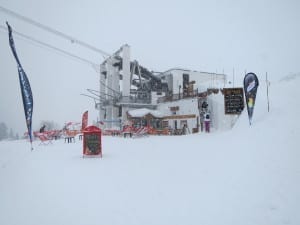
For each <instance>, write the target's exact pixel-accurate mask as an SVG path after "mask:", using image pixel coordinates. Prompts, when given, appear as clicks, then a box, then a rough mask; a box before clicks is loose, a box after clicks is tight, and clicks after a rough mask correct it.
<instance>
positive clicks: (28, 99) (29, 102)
mask: <svg viewBox="0 0 300 225" xmlns="http://www.w3.org/2000/svg"><path fill="white" fill-rule="evenodd" d="M6 25H7V28H8V36H9V45H10V48H11V50H12V53H13V55H14V57H15V59H16V61H17V66H18V73H19V81H20V88H21V93H22V99H23V106H24V113H25V119H26V125H27V130H28V135H29V139H30V143H31V145H32V128H31V126H32V112H33V97H32V91H31V88H30V83H29V80H28V78H27V76H26V73H25V71H24V70H23V68H22V65H21V63H20V60H19V58H18V55H17V52H16V48H15V43H14V39H13V36H12V29H11V27H10V25H9V24H8V22H6Z"/></svg>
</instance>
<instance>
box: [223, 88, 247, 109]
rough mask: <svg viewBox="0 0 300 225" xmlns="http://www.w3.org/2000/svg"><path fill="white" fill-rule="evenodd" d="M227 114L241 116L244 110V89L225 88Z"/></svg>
mask: <svg viewBox="0 0 300 225" xmlns="http://www.w3.org/2000/svg"><path fill="white" fill-rule="evenodd" d="M223 93H224V108H225V114H241V112H242V111H243V109H244V90H243V88H224V89H223Z"/></svg>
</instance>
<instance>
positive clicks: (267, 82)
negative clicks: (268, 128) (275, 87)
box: [266, 72, 270, 112]
mask: <svg viewBox="0 0 300 225" xmlns="http://www.w3.org/2000/svg"><path fill="white" fill-rule="evenodd" d="M266 84H267V100H268V112H270V103H269V81H268V72H266Z"/></svg>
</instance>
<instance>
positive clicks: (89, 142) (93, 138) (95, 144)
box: [84, 134, 101, 155]
mask: <svg viewBox="0 0 300 225" xmlns="http://www.w3.org/2000/svg"><path fill="white" fill-rule="evenodd" d="M84 140H85V154H88V155H98V154H100V153H101V137H100V136H99V135H97V134H85V137H84Z"/></svg>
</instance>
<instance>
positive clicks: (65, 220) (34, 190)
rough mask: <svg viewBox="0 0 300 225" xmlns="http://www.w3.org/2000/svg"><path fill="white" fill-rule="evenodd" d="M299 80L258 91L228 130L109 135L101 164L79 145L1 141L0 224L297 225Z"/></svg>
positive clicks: (299, 173)
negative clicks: (86, 156) (251, 109)
mask: <svg viewBox="0 0 300 225" xmlns="http://www.w3.org/2000/svg"><path fill="white" fill-rule="evenodd" d="M299 84H300V78H299V76H294V77H292V78H290V77H288V79H285V80H283V81H280V82H278V83H276V84H271V87H270V112H267V100H266V97H265V96H266V94H265V87H264V85H263V84H261V85H260V87H259V89H258V93H257V100H256V106H255V109H254V116H253V125H252V126H251V127H249V122H248V118H247V112H246V111H244V112H243V114H242V115H241V116H240V118H239V119H238V121H237V123H236V125H235V126H234V128H233V129H232V130H230V131H226V132H215V133H210V134H203V133H200V134H193V135H187V136H180V137H175V136H167V137H166V136H152V137H146V138H137V139H129V138H126V139H124V138H120V137H108V136H105V137H103V158H102V159H99V158H96V159H83V158H82V142H81V141H79V140H78V139H77V140H76V143H75V144H74V143H72V144H66V143H64V142H63V141H62V140H58V141H55V142H54V144H53V145H48V146H39V145H38V143H39V142H38V141H36V142H35V143H34V151H33V152H30V145H29V143H28V142H27V141H24V140H22V141H11V142H8V141H7V142H5V141H3V142H0V180H1V185H0V224H6V225H18V224H22V225H41V224H43V225H66V224H72V225H83V224H86V225H99V224H111V225H118V224H119V225H126V224H128V225H135V224H136V225H141V224H143V225H148V224H149V225H150V224H153V225H154V224H155V225H159V224H161V225H166V224H172V225H176V224H178V225H179V224H180V225H182V224H185V225H189V224H195V225H196V224H197V225H198V224H206V225H224V224H228V225H234V224H236V225H241V224H243V225H246V224H249V225H250V224H253V225H258V224H268V225H271V224H274V225H275V224H276V225H277V224H300V215H299V213H298V211H299V208H300V203H299V200H300V192H299V190H300V164H299V159H300V153H299V147H298V138H299V137H300V122H299V119H298V116H299V114H300V106H299V103H298V102H299V101H298V100H297V97H298V96H299V94H300V91H299V88H298V87H299Z"/></svg>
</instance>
